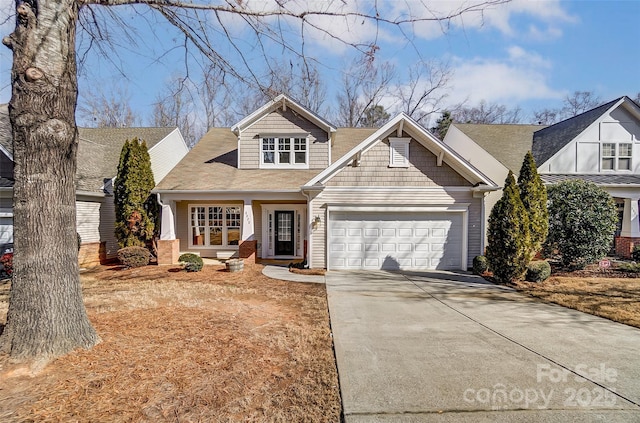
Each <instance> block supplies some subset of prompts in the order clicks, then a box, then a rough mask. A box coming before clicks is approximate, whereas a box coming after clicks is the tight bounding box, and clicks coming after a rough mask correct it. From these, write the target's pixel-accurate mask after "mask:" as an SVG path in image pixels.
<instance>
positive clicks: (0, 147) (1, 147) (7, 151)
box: [0, 144, 13, 161]
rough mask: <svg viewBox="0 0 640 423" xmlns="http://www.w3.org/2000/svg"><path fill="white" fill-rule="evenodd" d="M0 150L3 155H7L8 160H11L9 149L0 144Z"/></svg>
mask: <svg viewBox="0 0 640 423" xmlns="http://www.w3.org/2000/svg"><path fill="white" fill-rule="evenodd" d="M0 152H2V153H3V154H4V155H5V156H7V158H8V159H9V160H11V161H13V154H11V153H9V150H7V149H6V148H4V147H3V146H2V144H0Z"/></svg>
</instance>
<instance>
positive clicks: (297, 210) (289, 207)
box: [260, 203, 311, 259]
mask: <svg viewBox="0 0 640 423" xmlns="http://www.w3.org/2000/svg"><path fill="white" fill-rule="evenodd" d="M307 207H308V205H307V204H306V203H305V204H262V205H261V208H262V210H261V213H260V215H261V216H262V248H261V252H262V255H261V258H263V259H269V258H276V259H300V258H303V257H304V241H305V240H306V241H307V251H308V253H310V251H309V249H310V248H311V245H310V244H309V240H308V234H309V231H308V229H307V226H306V225H305V224H304V222H306V221H308V216H307V215H308V212H307ZM276 211H293V212H294V228H295V226H296V225H297V224H298V214H299V215H300V222H299V223H300V234H299V238H297V239H298V241H299V246H298V247H297V248H295V249H296V255H295V256H276V255H275V240H274V239H270V238H272V237H273V234H272V236H271V237H270V236H269V215H272V216H275V212H276ZM275 223H276V222H275V218H274V221H273V224H274V225H275ZM274 233H275V232H274ZM295 236H297V232H296V231H295V229H294V237H295ZM295 241H296V238H294V243H295ZM270 242H272V245H273V248H269V243H270Z"/></svg>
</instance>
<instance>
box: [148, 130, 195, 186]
mask: <svg viewBox="0 0 640 423" xmlns="http://www.w3.org/2000/svg"><path fill="white" fill-rule="evenodd" d="M188 152H189V149H188V148H187V146H186V145H185V143H184V142H183V141H182V139H181V137H180V134H179V132H178V131H177V130H176V131H173V132H172V133H171V134H169V136H167V137H166V138H165V139H164V140H162V141H160V143H158V144H156V145H155V146H153V148H151V151H150V152H149V156H150V157H151V170H152V171H153V179H154V181H155V182H156V184H157V183H158V182H160V181H161V180H162V179H164V177H165V176H167V173H169V171H170V170H171V169H173V168H174V167H175V165H177V164H178V162H179V161H180V160H182V158H183V157H184V156H185V155H186V154H187V153H188Z"/></svg>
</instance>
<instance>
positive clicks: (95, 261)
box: [78, 241, 107, 267]
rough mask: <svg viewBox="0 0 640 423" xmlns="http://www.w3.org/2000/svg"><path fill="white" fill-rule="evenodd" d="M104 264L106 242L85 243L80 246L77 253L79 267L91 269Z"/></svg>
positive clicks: (105, 259)
mask: <svg viewBox="0 0 640 423" xmlns="http://www.w3.org/2000/svg"><path fill="white" fill-rule="evenodd" d="M106 263H107V243H106V242H104V241H103V242H87V243H85V244H82V245H80V251H78V264H79V265H80V266H81V267H91V266H97V265H99V264H106Z"/></svg>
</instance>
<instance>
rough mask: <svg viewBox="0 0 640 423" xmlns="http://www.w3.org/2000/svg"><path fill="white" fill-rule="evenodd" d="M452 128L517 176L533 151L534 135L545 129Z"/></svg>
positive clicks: (502, 126)
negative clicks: (526, 158)
mask: <svg viewBox="0 0 640 423" xmlns="http://www.w3.org/2000/svg"><path fill="white" fill-rule="evenodd" d="M452 126H455V127H456V128H458V129H459V130H460V131H462V133H464V134H465V135H466V136H468V137H469V138H471V140H473V141H474V142H475V143H476V144H478V145H479V146H480V147H482V149H484V150H485V151H486V152H487V153H489V154H491V155H492V156H493V157H494V158H495V159H496V160H498V161H499V162H500V163H502V164H503V165H504V166H505V167H506V168H507V169H510V170H511V171H513V172H514V173H515V174H517V173H519V172H520V168H521V167H522V160H523V159H524V156H525V155H526V154H527V152H528V151H529V150H531V146H532V140H533V134H534V133H535V132H536V131H538V130H540V129H541V128H544V127H543V126H540V125H513V124H473V123H454V124H452ZM536 163H537V162H536Z"/></svg>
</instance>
